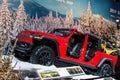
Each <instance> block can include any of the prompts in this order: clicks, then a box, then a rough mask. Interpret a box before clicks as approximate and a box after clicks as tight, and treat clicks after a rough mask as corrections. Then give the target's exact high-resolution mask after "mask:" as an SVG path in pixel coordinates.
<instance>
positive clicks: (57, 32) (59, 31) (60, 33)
mask: <svg viewBox="0 0 120 80" xmlns="http://www.w3.org/2000/svg"><path fill="white" fill-rule="evenodd" d="M71 32H72V30H69V29H55V30H53V31H52V32H51V34H54V35H56V36H62V37H67V36H69V35H70V33H71Z"/></svg>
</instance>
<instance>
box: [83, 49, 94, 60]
mask: <svg viewBox="0 0 120 80" xmlns="http://www.w3.org/2000/svg"><path fill="white" fill-rule="evenodd" d="M95 52H96V48H89V49H88V50H87V53H86V56H85V60H86V61H90V60H91V59H92V58H93V57H94V55H95Z"/></svg>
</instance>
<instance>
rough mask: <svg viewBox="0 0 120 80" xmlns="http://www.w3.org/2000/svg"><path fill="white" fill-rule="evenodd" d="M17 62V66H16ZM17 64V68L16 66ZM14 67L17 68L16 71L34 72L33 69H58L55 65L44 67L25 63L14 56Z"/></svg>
mask: <svg viewBox="0 0 120 80" xmlns="http://www.w3.org/2000/svg"><path fill="white" fill-rule="evenodd" d="M16 62H17V64H16ZM15 64H16V66H15ZM12 66H15V68H14V70H18V69H20V70H32V69H36V70H41V69H49V68H51V69H55V68H56V67H55V66H54V65H52V66H43V65H39V64H32V63H29V62H24V61H20V60H18V59H17V58H15V57H14V56H13V59H12Z"/></svg>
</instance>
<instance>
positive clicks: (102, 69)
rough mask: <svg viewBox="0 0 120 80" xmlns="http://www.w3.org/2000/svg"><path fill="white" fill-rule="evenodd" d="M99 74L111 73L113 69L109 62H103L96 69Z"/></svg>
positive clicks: (107, 74) (108, 74)
mask: <svg viewBox="0 0 120 80" xmlns="http://www.w3.org/2000/svg"><path fill="white" fill-rule="evenodd" d="M98 75H99V76H111V75H113V69H112V67H111V66H110V65H109V64H103V65H102V66H101V67H100V69H99V70H98Z"/></svg>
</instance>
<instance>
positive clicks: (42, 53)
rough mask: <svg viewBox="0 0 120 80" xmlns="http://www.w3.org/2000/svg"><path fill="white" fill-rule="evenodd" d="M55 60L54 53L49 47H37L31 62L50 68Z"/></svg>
mask: <svg viewBox="0 0 120 80" xmlns="http://www.w3.org/2000/svg"><path fill="white" fill-rule="evenodd" d="M54 60H55V54H54V51H53V50H52V49H51V48H50V47H48V46H39V47H36V48H35V49H34V50H33V52H32V55H31V57H30V62H31V63H33V64H41V65H45V66H50V65H52V64H53V62H54Z"/></svg>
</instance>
